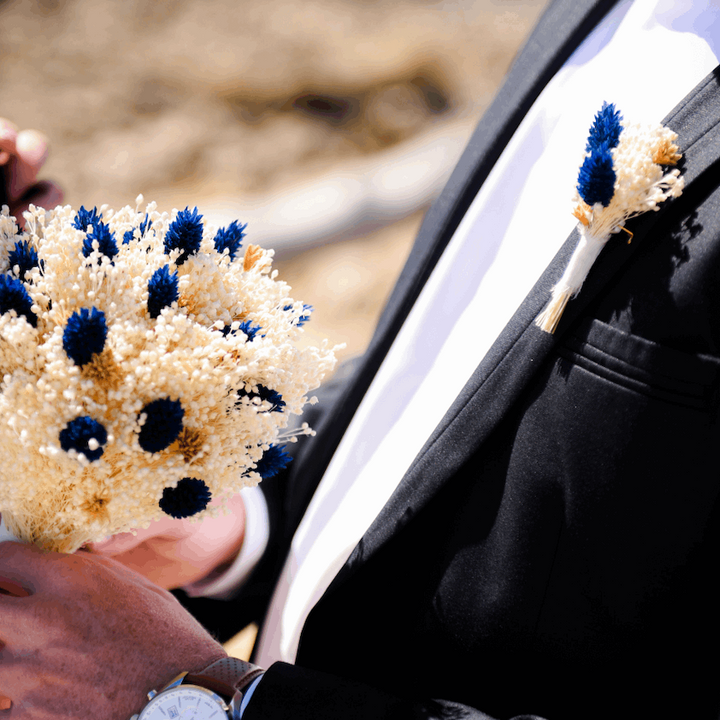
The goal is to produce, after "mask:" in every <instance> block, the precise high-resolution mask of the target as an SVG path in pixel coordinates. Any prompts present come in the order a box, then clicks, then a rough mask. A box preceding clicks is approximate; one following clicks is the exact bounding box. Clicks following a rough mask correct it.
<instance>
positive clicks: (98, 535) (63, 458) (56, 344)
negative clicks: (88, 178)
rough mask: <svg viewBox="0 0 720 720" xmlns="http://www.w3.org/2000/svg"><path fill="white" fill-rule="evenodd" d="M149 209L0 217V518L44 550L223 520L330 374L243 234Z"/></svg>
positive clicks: (275, 466)
mask: <svg viewBox="0 0 720 720" xmlns="http://www.w3.org/2000/svg"><path fill="white" fill-rule="evenodd" d="M142 202H143V199H142V196H140V197H139V198H138V203H137V206H136V207H135V208H131V207H124V208H122V209H121V210H119V211H117V212H115V211H113V210H111V209H109V208H107V207H105V206H103V207H102V208H101V209H100V210H97V209H96V208H93V210H91V211H88V210H86V209H85V208H83V207H81V208H80V209H79V210H78V211H75V210H73V209H72V208H70V207H69V206H68V207H58V208H56V209H55V210H53V211H50V212H46V211H45V210H43V209H41V208H34V207H32V206H31V208H30V211H29V212H27V213H26V214H25V230H24V231H21V230H20V229H19V228H18V225H17V223H16V221H15V219H14V218H13V217H11V216H10V215H9V214H8V208H7V206H4V207H3V210H2V213H1V214H0V380H1V382H0V453H1V454H2V457H3V462H2V464H0V512H1V513H2V519H3V522H4V523H5V524H6V525H7V527H8V529H9V530H10V531H11V532H12V533H13V534H14V535H16V536H17V537H18V538H20V539H23V540H26V541H29V542H34V543H36V544H38V545H40V546H41V547H44V548H46V549H51V550H56V551H61V552H73V551H75V550H77V549H78V548H80V547H81V546H83V545H84V544H86V543H88V542H92V541H99V540H101V539H103V538H105V537H107V536H109V535H111V534H115V533H118V532H125V531H129V530H133V529H137V528H141V527H147V526H148V525H149V524H150V522H151V521H152V520H155V519H158V518H160V517H162V516H163V515H164V514H167V515H171V516H173V517H178V518H184V517H190V516H192V517H193V518H197V519H200V518H202V517H203V516H205V515H207V514H208V513H210V514H213V513H217V512H218V508H216V507H212V508H209V507H208V503H209V501H210V499H211V498H219V499H221V500H222V499H224V498H226V497H229V496H231V495H232V494H234V493H235V492H237V491H239V490H240V489H241V488H242V487H244V486H247V485H254V484H256V483H257V482H258V481H260V480H261V479H262V478H264V477H269V476H271V475H273V474H275V473H276V472H278V470H279V469H281V468H282V467H284V466H285V464H286V463H287V461H288V459H289V458H288V455H287V454H286V453H285V452H284V450H283V447H282V444H283V443H284V442H287V441H293V440H295V439H296V435H298V434H303V433H311V432H312V431H311V430H310V429H309V428H308V427H307V425H302V426H301V427H300V429H299V430H298V431H296V432H290V431H285V432H283V431H284V429H285V428H286V427H287V423H288V416H289V415H290V414H291V413H295V414H300V413H302V408H303V405H304V404H305V403H307V402H313V400H314V399H313V398H311V399H308V397H307V393H308V392H309V391H311V390H312V389H314V388H316V387H317V386H318V385H319V384H320V381H321V380H322V378H323V376H324V375H325V374H326V373H327V372H328V371H330V370H331V369H332V368H333V366H334V362H335V358H334V350H335V349H336V348H330V347H328V345H327V342H324V343H323V345H322V346H321V347H319V348H318V347H310V348H304V349H301V348H300V347H298V344H297V342H296V341H297V339H298V336H299V334H300V333H301V332H302V329H301V328H302V325H303V324H304V323H305V322H306V321H307V320H308V319H309V313H310V310H311V308H310V307H309V306H307V305H304V304H303V303H302V302H299V301H296V300H293V299H292V298H291V297H290V296H289V292H290V288H289V287H288V285H287V284H285V283H284V282H281V281H279V280H278V279H277V273H276V271H273V270H272V269H271V264H272V255H273V253H272V251H271V250H264V249H262V248H260V247H258V246H254V245H248V246H247V247H246V248H244V249H242V241H243V238H244V235H245V232H244V231H245V226H244V225H241V224H239V223H238V222H233V223H231V224H230V225H229V226H227V227H225V228H221V229H219V230H217V231H215V230H214V229H212V228H210V227H209V226H208V225H207V224H205V223H204V222H203V219H202V216H201V215H200V214H198V211H197V208H195V209H194V210H189V209H188V208H186V209H185V210H182V211H180V212H178V211H173V213H172V214H168V213H160V212H158V211H157V207H156V205H155V204H154V203H150V204H149V205H147V206H146V208H145V210H143V211H140V210H139V207H140V205H141V204H142ZM221 507H222V503H221Z"/></svg>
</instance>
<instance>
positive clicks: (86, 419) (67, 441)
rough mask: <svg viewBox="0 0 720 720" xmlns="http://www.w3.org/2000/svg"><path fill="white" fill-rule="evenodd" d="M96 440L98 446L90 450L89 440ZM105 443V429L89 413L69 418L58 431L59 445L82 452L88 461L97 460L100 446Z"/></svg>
mask: <svg viewBox="0 0 720 720" xmlns="http://www.w3.org/2000/svg"><path fill="white" fill-rule="evenodd" d="M93 439H95V440H97V442H98V443H99V444H100V447H97V448H95V449H94V450H91V449H90V447H89V443H90V440H93ZM106 443H107V431H106V430H105V428H104V426H103V425H102V424H101V423H99V422H98V421H97V420H93V419H92V418H91V417H90V416H89V415H83V416H82V417H77V418H75V419H74V420H71V421H70V422H69V423H68V424H67V425H66V426H65V428H64V429H63V430H61V431H60V447H61V448H62V449H63V450H65V451H66V452H67V451H68V450H77V451H78V452H79V453H82V454H83V455H84V456H85V457H86V458H87V459H88V460H89V461H90V462H93V461H95V460H98V459H99V458H100V456H101V455H102V454H103V448H102V446H103V445H105V444H106Z"/></svg>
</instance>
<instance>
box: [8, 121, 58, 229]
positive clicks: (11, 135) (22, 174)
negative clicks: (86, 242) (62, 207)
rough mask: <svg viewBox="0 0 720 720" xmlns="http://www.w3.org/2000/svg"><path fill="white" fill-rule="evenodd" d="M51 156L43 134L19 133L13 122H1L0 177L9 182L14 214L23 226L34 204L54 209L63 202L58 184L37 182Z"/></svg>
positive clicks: (12, 213)
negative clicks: (23, 214) (29, 206)
mask: <svg viewBox="0 0 720 720" xmlns="http://www.w3.org/2000/svg"><path fill="white" fill-rule="evenodd" d="M47 156H48V141H47V138H46V137H45V136H44V135H43V134H42V133H39V132H38V131H37V130H22V131H18V129H17V127H16V126H15V125H14V124H13V123H11V122H10V121H9V120H5V119H4V118H0V173H2V174H3V176H4V180H5V185H6V191H7V195H8V201H9V205H10V214H11V215H14V216H15V217H16V218H18V221H20V222H21V221H22V213H23V212H24V211H25V210H27V209H28V205H29V204H30V203H33V204H34V205H38V206H40V207H44V208H47V209H50V208H54V207H55V206H56V205H59V204H60V203H61V202H62V199H63V193H62V190H60V188H59V187H58V186H57V185H56V184H55V183H52V182H49V181H47V180H43V181H41V182H38V180H37V176H38V173H39V172H40V169H41V168H42V166H43V164H44V163H45V160H46V159H47Z"/></svg>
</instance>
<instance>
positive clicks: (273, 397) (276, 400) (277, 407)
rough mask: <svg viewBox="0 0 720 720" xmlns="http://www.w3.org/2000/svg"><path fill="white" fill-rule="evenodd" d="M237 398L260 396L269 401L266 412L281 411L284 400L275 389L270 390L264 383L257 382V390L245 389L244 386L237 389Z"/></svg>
mask: <svg viewBox="0 0 720 720" xmlns="http://www.w3.org/2000/svg"><path fill="white" fill-rule="evenodd" d="M237 395H238V398H244V397H248V398H250V399H251V400H252V399H253V398H260V399H261V400H265V401H267V402H269V403H270V408H269V409H268V410H267V411H266V412H283V408H284V407H285V401H284V400H283V399H282V395H281V394H280V393H279V392H278V391H277V390H272V389H270V388H268V387H265V386H264V385H260V383H258V386H257V392H253V391H252V390H251V391H249V392H248V391H247V390H245V388H242V389H241V390H238V392H237Z"/></svg>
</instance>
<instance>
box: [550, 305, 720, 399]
mask: <svg viewBox="0 0 720 720" xmlns="http://www.w3.org/2000/svg"><path fill="white" fill-rule="evenodd" d="M558 354H559V355H560V357H561V358H562V359H563V361H565V363H569V364H571V365H575V366H578V367H580V368H583V369H584V370H586V371H588V372H590V373H593V374H595V375H597V376H599V377H601V378H604V379H605V380H607V381H609V382H611V383H615V384H617V385H619V386H622V387H624V388H627V389H628V390H634V391H636V392H638V393H641V394H643V395H646V396H649V397H652V398H657V399H658V400H664V401H666V402H669V403H674V404H677V405H682V406H685V407H689V408H696V409H698V410H710V409H711V408H713V407H715V406H716V405H717V398H718V385H719V381H720V358H716V357H713V356H709V355H694V354H690V353H685V352H682V351H680V350H676V349H674V348H670V347H665V346H663V345H660V344H658V343H655V342H652V341H650V340H646V339H644V338H642V337H639V336H637V335H631V334H629V333H626V332H623V331H622V330H618V329H617V328H614V327H612V326H610V325H607V324H606V323H603V322H601V321H599V320H595V319H589V320H586V321H585V322H584V323H583V324H582V325H581V326H580V328H579V329H578V330H577V331H576V332H575V333H574V334H573V335H572V336H570V337H569V338H568V339H567V340H565V342H564V343H563V344H562V345H561V347H560V349H559V351H558Z"/></svg>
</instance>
